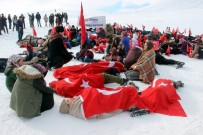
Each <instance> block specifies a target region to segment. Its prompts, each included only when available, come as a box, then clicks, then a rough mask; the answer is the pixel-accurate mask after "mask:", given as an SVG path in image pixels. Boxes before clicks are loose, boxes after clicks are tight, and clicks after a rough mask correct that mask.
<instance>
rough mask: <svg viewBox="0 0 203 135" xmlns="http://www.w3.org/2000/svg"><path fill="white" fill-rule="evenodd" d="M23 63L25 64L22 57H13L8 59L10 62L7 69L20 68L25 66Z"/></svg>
mask: <svg viewBox="0 0 203 135" xmlns="http://www.w3.org/2000/svg"><path fill="white" fill-rule="evenodd" d="M23 62H24V58H23V57H22V56H20V55H11V56H10V57H9V58H8V61H7V65H6V66H7V67H8V66H15V67H20V66H22V65H23Z"/></svg>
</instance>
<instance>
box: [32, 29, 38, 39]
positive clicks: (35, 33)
mask: <svg viewBox="0 0 203 135" xmlns="http://www.w3.org/2000/svg"><path fill="white" fill-rule="evenodd" d="M32 33H33V36H35V37H36V36H37V32H36V30H35V27H33V28H32Z"/></svg>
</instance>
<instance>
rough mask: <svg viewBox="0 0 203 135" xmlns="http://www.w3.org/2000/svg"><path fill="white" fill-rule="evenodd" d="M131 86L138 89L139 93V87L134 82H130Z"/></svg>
mask: <svg viewBox="0 0 203 135" xmlns="http://www.w3.org/2000/svg"><path fill="white" fill-rule="evenodd" d="M129 85H131V86H134V87H135V88H136V89H137V91H139V87H138V86H137V85H135V83H134V82H129Z"/></svg>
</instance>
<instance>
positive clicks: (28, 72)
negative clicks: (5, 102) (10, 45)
mask: <svg viewBox="0 0 203 135" xmlns="http://www.w3.org/2000/svg"><path fill="white" fill-rule="evenodd" d="M14 73H16V74H17V80H16V82H15V84H14V86H13V90H12V94H11V100H10V107H11V108H12V109H13V110H15V111H16V113H17V115H18V116H19V117H35V116H38V115H40V113H41V112H42V111H41V110H42V108H41V106H42V104H43V102H42V101H43V95H45V94H50V95H51V96H52V97H53V90H52V89H51V88H49V87H46V84H45V81H44V79H43V78H44V75H43V74H42V73H40V72H39V71H38V70H37V69H36V68H34V67H32V66H30V65H23V66H21V67H20V68H15V69H14ZM51 96H50V97H51ZM52 100H53V99H52ZM52 102H53V101H51V104H53V103H52ZM46 104H48V103H46ZM51 107H53V105H52V106H51ZM49 109H50V108H49ZM43 111H44V110H43Z"/></svg>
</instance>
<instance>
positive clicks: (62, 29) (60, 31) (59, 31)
mask: <svg viewBox="0 0 203 135" xmlns="http://www.w3.org/2000/svg"><path fill="white" fill-rule="evenodd" d="M56 32H57V33H59V34H61V35H62V36H64V28H63V26H57V27H56Z"/></svg>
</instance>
